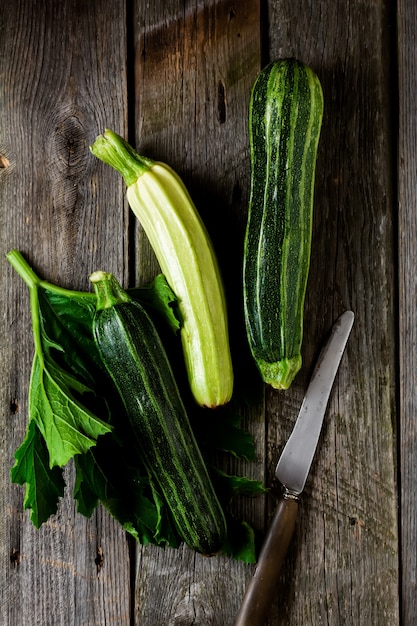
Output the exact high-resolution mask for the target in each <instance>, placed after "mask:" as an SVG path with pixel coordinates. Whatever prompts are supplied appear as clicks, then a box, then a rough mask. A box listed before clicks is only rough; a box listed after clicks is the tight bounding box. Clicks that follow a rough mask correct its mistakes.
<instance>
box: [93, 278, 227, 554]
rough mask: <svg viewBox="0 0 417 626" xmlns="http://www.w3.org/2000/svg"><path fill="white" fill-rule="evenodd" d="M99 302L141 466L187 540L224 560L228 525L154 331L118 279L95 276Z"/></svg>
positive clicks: (103, 342) (99, 327)
mask: <svg viewBox="0 0 417 626" xmlns="http://www.w3.org/2000/svg"><path fill="white" fill-rule="evenodd" d="M90 280H91V282H92V283H93V285H94V289H95V292H96V294H97V311H96V313H95V317H94V326H93V327H94V336H95V341H96V343H97V347H98V350H99V353H100V356H101V359H102V361H103V363H104V365H105V367H106V369H107V371H108V373H109V374H110V376H111V378H112V380H113V381H114V383H115V386H116V388H117V390H118V392H119V394H120V396H121V399H122V401H123V403H124V405H125V408H126V412H127V415H128V417H129V420H130V423H131V426H132V429H133V432H134V433H135V436H136V440H137V444H138V450H139V452H140V454H141V458H142V459H143V462H144V464H145V466H146V468H147V470H148V472H149V474H150V476H151V477H152V478H153V480H154V481H155V483H156V484H157V485H158V486H159V488H160V490H161V492H162V494H163V496H164V497H165V500H166V503H167V505H168V507H169V509H170V511H171V513H172V517H173V520H174V522H175V525H176V527H177V530H178V532H179V534H180V536H181V537H182V539H183V540H184V541H185V542H186V543H187V544H188V545H189V546H190V547H191V548H193V549H194V550H196V551H198V552H201V553H203V554H214V553H216V552H218V551H219V550H220V549H221V547H222V544H223V542H224V538H225V534H226V521H225V517H224V513H223V510H222V508H221V505H220V503H219V501H218V498H217V495H216V493H215V491H214V488H213V485H212V483H211V480H210V477H209V475H208V472H207V468H206V465H205V463H204V460H203V458H202V455H201V452H200V449H199V447H198V444H197V441H196V439H195V437H194V434H193V431H192V429H191V425H190V422H189V418H188V415H187V413H186V409H185V407H184V404H183V401H182V399H181V397H180V394H179V390H178V387H177V384H176V382H175V379H174V375H173V372H172V369H171V366H170V363H169V361H168V357H167V356H166V352H165V349H164V347H163V345H162V343H161V340H160V338H159V335H158V334H157V331H156V329H155V326H154V324H153V322H152V320H151V319H150V317H149V316H148V314H147V313H146V312H145V311H144V309H143V308H142V307H141V306H140V305H139V304H138V303H137V302H134V301H132V300H131V298H130V296H129V295H128V294H127V293H126V292H125V291H124V290H123V289H122V288H121V286H120V285H119V283H118V282H117V280H116V279H115V277H114V276H113V275H112V274H106V273H104V272H94V274H92V275H91V276H90Z"/></svg>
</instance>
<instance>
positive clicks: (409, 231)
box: [0, 0, 417, 626]
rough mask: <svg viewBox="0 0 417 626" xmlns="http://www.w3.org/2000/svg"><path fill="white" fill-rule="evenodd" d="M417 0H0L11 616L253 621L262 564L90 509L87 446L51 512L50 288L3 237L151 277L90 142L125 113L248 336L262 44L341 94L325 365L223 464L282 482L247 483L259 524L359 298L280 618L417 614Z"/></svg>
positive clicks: (79, 281) (328, 192)
mask: <svg viewBox="0 0 417 626" xmlns="http://www.w3.org/2000/svg"><path fill="white" fill-rule="evenodd" d="M396 11H397V12H396ZM416 19H417V15H416V9H415V6H414V4H413V2H412V1H411V0H399V2H398V3H397V9H395V7H394V5H393V4H392V3H390V2H389V1H388V0H384V1H383V2H378V3H377V2H372V1H371V0H347V1H346V0H343V1H342V0H337V2H333V1H331V0H315V1H314V2H313V0H310V1H308V2H301V0H278V1H275V2H272V1H271V2H262V3H259V2H257V1H255V0H240V1H239V2H235V3H233V2H226V1H217V2H216V1H214V0H213V1H211V0H206V1H205V2H189V1H185V2H184V1H182V2H178V1H175V0H169V1H167V2H160V3H157V2H145V1H144V0H136V1H135V2H127V3H126V6H125V4H124V3H123V2H119V3H115V2H111V1H110V0H96V1H94V2H87V1H82V0H61V1H60V2H55V1H53V0H46V1H45V2H43V3H36V2H32V1H31V0H15V1H14V2H11V1H10V0H6V1H5V2H3V3H2V4H1V5H0V208H1V210H0V220H1V221H0V226H1V228H0V233H1V251H2V254H1V257H0V266H1V293H2V294H3V295H2V298H1V307H2V308H1V316H0V341H1V349H0V355H1V357H0V358H1V369H2V372H3V375H2V377H1V380H0V389H1V401H2V405H1V406H2V418H1V422H0V424H1V425H0V446H1V447H0V452H1V458H2V463H1V466H0V481H1V482H0V486H1V489H0V506H1V508H0V555H1V569H0V571H1V573H0V624H2V625H3V624H4V625H5V626H17V625H19V626H20V625H22V626H32V625H34V624H39V625H41V626H56V625H62V626H81V625H83V626H84V625H100V626H102V625H103V626H104V625H106V626H107V625H108V626H113V625H116V624H120V625H124V626H132V625H133V624H134V625H137V626H138V625H140V626H148V625H149V626H151V625H152V626H158V625H161V626H162V625H167V624H169V625H175V626H187V625H189V626H191V624H193V625H195V626H196V625H199V626H229V625H230V626H231V625H232V624H233V619H234V616H235V615H236V613H237V610H238V607H239V602H240V600H241V598H242V597H243V593H244V589H245V586H246V583H247V581H248V580H249V578H250V576H251V573H252V571H253V566H251V565H245V564H243V563H241V562H236V561H232V560H231V559H229V558H226V557H215V558H211V559H204V558H203V557H200V556H198V555H196V554H194V553H192V552H191V551H190V550H189V549H188V548H183V547H181V548H180V549H179V550H172V549H167V550H162V549H160V548H153V547H150V546H146V547H144V548H142V547H140V546H137V545H135V544H133V543H132V541H131V540H130V539H128V538H127V537H126V536H125V534H124V533H123V532H122V531H121V530H120V527H119V526H118V525H117V524H116V523H115V522H114V521H113V520H112V519H111V518H110V517H109V516H108V514H107V513H106V512H105V511H104V510H102V509H99V511H98V512H97V513H96V514H94V515H93V517H92V518H91V519H90V520H86V519H84V518H83V517H81V516H80V515H79V514H77V513H76V512H75V507H74V502H73V499H72V483H73V476H72V471H73V470H72V468H71V467H70V468H69V469H68V470H67V472H66V477H67V480H68V488H67V491H66V494H65V497H64V498H63V500H62V502H61V505H60V509H59V512H58V514H57V515H56V516H54V517H53V518H51V519H50V520H49V521H48V523H46V524H45V525H44V526H43V527H42V528H41V529H40V530H39V531H37V530H35V529H34V528H33V527H32V525H31V523H30V521H29V519H28V515H27V512H24V511H23V490H22V489H21V488H20V487H17V486H16V485H11V484H10V474H9V472H10V467H11V465H12V464H13V453H14V451H15V449H16V448H17V447H18V445H19V444H20V442H21V440H22V438H23V436H24V432H25V428H26V421H27V392H28V378H29V370H30V362H31V358H32V354H33V345H32V336H31V327H30V314H29V298H28V292H27V288H26V287H25V285H24V284H23V281H21V280H20V279H19V278H18V277H17V276H16V274H15V273H14V272H13V270H12V269H11V268H10V267H9V266H8V264H7V262H6V261H5V258H4V254H5V253H6V252H7V251H8V250H10V249H12V248H19V249H20V250H21V251H22V252H23V253H24V254H25V256H26V257H27V258H28V260H29V261H30V262H31V263H32V264H33V266H34V267H35V268H36V269H37V270H38V271H39V273H41V274H42V276H43V277H44V278H46V279H47V280H50V281H51V282H57V283H59V284H61V285H63V286H66V287H71V288H78V289H87V288H88V275H89V273H90V272H91V271H92V270H94V269H97V268H98V267H99V266H103V269H106V270H107V271H113V272H115V273H116V274H117V275H118V277H119V278H120V279H121V280H122V281H123V282H124V284H139V283H143V282H146V281H148V280H149V279H150V278H152V277H153V275H154V274H155V272H156V271H157V265H156V263H155V260H154V257H153V254H152V252H151V251H150V249H149V245H148V244H147V241H146V237H145V236H144V234H143V232H142V231H141V229H140V226H139V225H138V224H137V222H135V221H134V220H133V219H132V215H131V214H130V213H129V210H128V207H127V205H126V202H125V199H124V187H123V184H122V182H121V180H120V177H118V175H117V174H115V173H113V172H112V171H110V168H108V167H106V166H104V165H102V164H100V163H99V162H98V161H97V160H96V159H94V157H92V155H91V154H90V153H89V150H88V146H89V144H91V143H92V141H93V140H94V138H95V136H96V135H97V134H99V133H100V132H102V130H103V129H104V128H105V127H110V128H113V129H114V130H116V131H117V132H119V133H120V134H122V135H124V136H125V137H127V138H129V140H130V141H132V142H135V143H136V145H137V147H138V148H139V149H140V151H141V152H143V153H145V154H147V155H148V156H151V157H153V158H156V159H159V160H163V161H166V162H168V163H170V164H171V165H172V166H173V167H175V169H176V170H177V171H178V172H179V173H180V174H181V176H182V177H183V178H184V180H185V182H186V183H187V185H188V187H189V189H190V191H191V193H192V195H193V197H194V199H195V201H196V204H197V206H198V207H199V209H200V211H201V214H202V216H203V218H204V220H205V221H206V223H207V225H208V228H209V230H210V233H211V234H212V237H213V240H214V242H215V245H216V249H217V251H218V255H219V259H220V262H221V265H222V270H223V272H224V277H225V283H226V288H227V294H228V300H229V306H230V314H231V318H232V319H233V322H232V326H233V332H232V345H233V349H234V351H236V354H238V353H239V342H241V341H242V338H241V337H242V335H241V331H242V328H241V326H240V325H239V319H240V313H241V309H240V307H241V303H240V284H239V283H240V280H241V278H240V276H241V250H242V237H243V229H244V224H245V217H246V206H247V200H248V187H249V155H248V139H247V107H248V99H249V93H250V89H251V85H252V83H253V80H254V79H255V76H256V74H257V72H258V71H259V70H260V68H261V67H262V66H263V65H264V64H266V63H267V62H268V61H269V60H272V59H274V58H278V57H286V56H296V57H298V58H299V59H301V60H303V61H305V62H307V63H309V64H310V65H311V66H312V67H313V68H314V69H315V71H316V72H317V73H318V75H319V77H320V80H321V82H322V85H323V90H324V97H325V116H324V123H323V132H322V138H321V141H320V147H319V156H318V163H317V174H316V204H315V216H314V232H313V253H312V263H311V271H310V278H309V284H308V293H307V300H306V314H305V320H306V323H305V336H304V344H303V357H304V365H303V369H302V371H301V372H300V374H299V375H298V376H297V379H296V381H295V383H294V385H293V387H292V388H291V390H290V391H288V392H285V393H278V392H274V391H271V390H265V397H264V399H263V400H262V401H260V402H259V404H258V405H256V406H253V407H252V408H251V409H250V410H248V409H246V408H245V407H242V412H244V414H245V425H246V427H247V428H248V429H249V430H250V431H251V432H252V433H253V435H254V438H255V442H256V446H257V452H258V458H257V460H256V461H255V462H253V463H243V462H242V463H238V462H237V461H234V462H232V461H230V462H229V465H228V467H227V468H225V469H228V470H233V471H236V472H240V473H245V474H247V475H249V476H251V477H255V478H258V479H260V480H264V481H265V482H266V483H267V484H268V485H269V486H271V487H272V490H271V494H270V495H269V496H268V497H267V498H259V499H256V500H245V499H242V500H241V501H240V502H239V503H238V511H239V514H240V515H241V516H243V517H245V518H246V519H247V520H248V521H249V522H250V523H251V524H253V526H254V527H255V528H256V529H257V530H259V531H260V532H262V531H263V530H264V528H265V527H266V525H267V523H268V520H269V519H270V517H271V514H272V512H273V508H274V504H275V500H276V497H277V495H278V486H277V485H276V484H275V483H274V480H273V470H274V465H275V462H276V460H277V457H278V455H279V452H280V450H281V449H282V446H283V444H284V442H285V440H286V439H287V437H288V435H289V433H290V431H291V428H292V425H293V423H294V419H295V417H296V415H297V412H298V408H299V405H300V403H301V400H302V397H303V394H304V390H305V387H306V385H307V382H308V378H309V374H310V371H311V367H312V364H313V361H314V358H315V356H316V355H317V351H318V349H319V347H320V344H321V342H322V340H323V339H324V337H325V335H326V333H327V332H328V330H329V328H330V326H331V324H332V322H333V321H334V319H335V318H336V317H337V315H338V314H339V313H341V312H342V311H343V310H345V309H346V308H351V309H353V310H354V311H355V314H356V322H355V326H354V331H353V334H352V337H351V340H350V342H349V345H348V348H347V352H346V354H345V357H344V359H343V362H342V365H341V369H340V372H339V375H338V378H337V381H336V385H335V389H334V392H333V394H332V397H331V401H330V405H329V410H328V413H327V417H326V422H325V427H324V431H323V436H322V439H321V442H320V445H319V448H318V453H317V456H316V459H315V462H314V464H313V468H312V473H311V476H310V478H309V480H308V482H307V486H306V490H305V495H304V498H303V500H302V503H301V514H300V517H299V520H298V523H297V527H296V533H295V537H294V541H293V543H292V545H291V548H290V552H289V554H288V557H287V559H286V561H285V564H284V569H283V573H282V576H281V580H280V585H279V588H277V594H276V601H275V603H274V606H273V607H272V612H271V618H270V620H269V622H268V623H269V624H270V625H274V626H275V625H277V626H278V625H279V626H290V625H291V626H304V625H306V624H312V625H313V626H316V625H319V624H327V625H332V626H334V625H343V626H357V625H361V626H362V625H363V626H368V625H370V624H375V625H378V626H379V625H384V626H386V625H388V626H391V625H398V624H403V625H406V626H408V625H412V624H414V623H416V622H415V619H416V618H415V616H416V615H417V599H416V588H415V585H416V582H415V581H416V576H417V559H416V549H415V545H416V541H417V537H416V506H417V502H416V496H415V494H416V490H415V482H416V478H417V464H416V458H417V451H416V444H415V439H416V437H415V432H416V427H415V415H416V402H415V388H416V385H415V371H416V366H417V342H416V336H415V303H416V271H415V265H416V253H415V249H416V232H417V224H416V217H415V201H416V192H415V185H416V182H417V181H416V171H417V170H416V156H415V145H416V135H417V132H416V131H417V128H416V120H415V105H414V100H415V78H414V77H415V74H416V66H417V63H416V61H417V59H416V52H415V34H416V33H415V26H416ZM397 20H398V22H397ZM397 52H398V56H397ZM398 96H399V99H398ZM397 140H398V142H397ZM397 146H398V152H397ZM397 155H398V156H397ZM104 266H105V267H104ZM98 564H100V566H98Z"/></svg>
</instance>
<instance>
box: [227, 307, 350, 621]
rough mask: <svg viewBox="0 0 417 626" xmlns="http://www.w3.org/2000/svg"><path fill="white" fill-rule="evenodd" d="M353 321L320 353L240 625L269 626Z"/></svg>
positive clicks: (340, 324) (345, 317) (280, 470)
mask: <svg viewBox="0 0 417 626" xmlns="http://www.w3.org/2000/svg"><path fill="white" fill-rule="evenodd" d="M353 321H354V314H353V312H352V311H345V312H344V313H343V314H342V315H341V316H340V317H339V318H338V319H337V320H336V322H335V324H334V326H333V328H332V331H331V334H330V337H329V339H328V341H327V343H326V344H325V346H324V347H323V349H322V350H321V352H320V355H319V358H318V360H317V363H316V366H315V368H314V371H313V374H312V376H311V380H310V384H309V386H308V388H307V391H306V394H305V397H304V400H303V403H302V405H301V408H300V412H299V414H298V418H297V421H296V423H295V426H294V429H293V431H292V433H291V435H290V437H289V439H288V441H287V443H286V445H285V447H284V449H283V451H282V453H281V456H280V459H279V461H278V464H277V467H276V470H275V475H276V477H277V479H278V480H279V482H280V483H281V485H282V486H283V496H282V498H281V500H280V501H279V503H278V506H277V508H276V511H275V513H274V517H273V520H272V523H271V525H270V527H269V530H268V532H267V535H266V537H265V540H264V543H263V545H262V548H261V551H260V553H259V558H258V562H257V565H256V568H255V572H254V574H253V577H252V579H251V580H250V582H249V585H248V587H247V589H246V593H245V596H244V598H243V602H242V604H241V607H240V610H239V613H238V615H237V618H236V621H235V626H263V625H264V624H265V621H266V619H267V616H268V610H269V607H270V605H271V603H272V599H273V597H274V594H275V593H276V585H277V582H278V577H279V572H280V569H281V565H282V563H283V561H284V558H285V555H286V553H287V549H288V545H289V543H290V541H291V537H292V535H293V532H294V528H295V523H296V519H297V513H298V502H299V499H300V495H301V493H302V491H303V490H304V485H305V483H306V480H307V477H308V474H309V471H310V467H311V464H312V461H313V458H314V453H315V451H316V447H317V442H318V440H319V436H320V431H321V427H322V424H323V418H324V414H325V412H326V408H327V403H328V401H329V397H330V392H331V390H332V387H333V382H334V379H335V377H336V374H337V370H338V368H339V364H340V361H341V359H342V355H343V352H344V350H345V347H346V344H347V341H348V338H349V335H350V331H351V330H352V326H353Z"/></svg>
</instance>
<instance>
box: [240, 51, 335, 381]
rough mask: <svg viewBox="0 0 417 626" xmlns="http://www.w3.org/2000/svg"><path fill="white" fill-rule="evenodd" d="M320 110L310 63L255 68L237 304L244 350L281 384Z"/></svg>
mask: <svg viewBox="0 0 417 626" xmlns="http://www.w3.org/2000/svg"><path fill="white" fill-rule="evenodd" d="M322 117H323V93H322V88H321V85H320V81H319V79H318V77H317V76H316V74H315V73H314V72H313V70H312V69H310V68H309V67H307V66H306V65H304V64H303V63H301V62H299V61H297V60H295V59H283V60H280V61H276V62H273V63H271V64H269V65H268V66H267V67H266V68H265V69H264V70H262V72H261V73H260V74H259V76H258V78H257V79H256V81H255V83H254V86H253V89H252V94H251V99H250V108H249V134H250V156H251V190H250V201H249V210H248V222H247V226H246V235H245V249H244V270H243V276H244V279H243V282H244V309H245V321H246V328H247V334H248V340H249V345H250V348H251V352H252V355H253V357H254V359H255V362H256V364H257V366H258V368H259V371H260V372H261V375H262V378H263V380H264V381H265V382H266V383H269V384H271V385H272V386H273V387H275V388H277V389H287V388H288V387H289V386H290V384H291V382H292V381H293V379H294V376H295V375H296V373H297V372H298V371H299V369H300V367H301V344H302V337H303V317H304V299H305V292H306V286H307V278H308V272H309V266H310V250H311V232H312V218H313V198H314V179H315V168H316V157H317V147H318V142H319V137H320V130H321V124H322Z"/></svg>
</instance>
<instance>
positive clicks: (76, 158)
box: [53, 115, 88, 173]
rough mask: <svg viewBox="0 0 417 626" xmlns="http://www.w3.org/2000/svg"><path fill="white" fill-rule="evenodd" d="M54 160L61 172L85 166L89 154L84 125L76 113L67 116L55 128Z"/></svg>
mask: <svg viewBox="0 0 417 626" xmlns="http://www.w3.org/2000/svg"><path fill="white" fill-rule="evenodd" d="M53 142H54V155H53V158H54V161H55V163H56V164H57V165H58V168H59V169H60V171H61V172H63V171H67V172H68V170H71V173H76V171H77V170H80V169H81V168H83V167H84V165H85V162H86V158H87V155H88V150H87V138H86V134H85V130H84V126H83V125H82V123H81V122H80V120H79V118H78V117H76V116H75V115H69V116H67V117H65V118H64V119H63V120H62V121H61V122H60V123H59V124H58V125H57V126H56V128H55V133H54V139H53Z"/></svg>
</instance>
